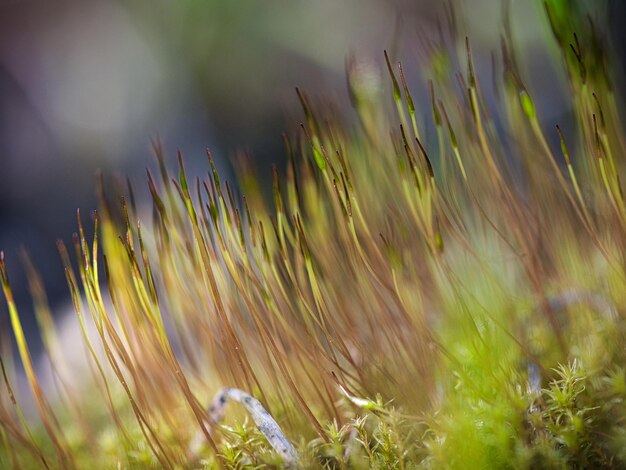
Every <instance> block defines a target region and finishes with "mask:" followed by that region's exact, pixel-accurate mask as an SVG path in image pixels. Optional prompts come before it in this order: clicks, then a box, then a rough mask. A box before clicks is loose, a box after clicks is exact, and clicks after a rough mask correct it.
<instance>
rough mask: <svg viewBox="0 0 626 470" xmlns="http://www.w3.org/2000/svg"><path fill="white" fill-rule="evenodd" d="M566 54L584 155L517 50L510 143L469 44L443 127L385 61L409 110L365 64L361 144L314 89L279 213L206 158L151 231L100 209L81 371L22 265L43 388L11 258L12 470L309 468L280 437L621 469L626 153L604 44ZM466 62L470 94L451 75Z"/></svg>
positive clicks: (332, 445) (82, 316) (313, 464)
mask: <svg viewBox="0 0 626 470" xmlns="http://www.w3.org/2000/svg"><path fill="white" fill-rule="evenodd" d="M557 3H559V2H549V3H548V4H547V12H548V15H549V17H550V21H551V23H552V24H553V26H554V25H556V24H557V23H558V24H561V23H562V22H563V21H566V20H567V18H566V13H565V12H564V10H563V9H562V8H559V9H558V11H557V12H556V13H554V15H552V13H551V12H552V10H551V8H552V7H551V5H556V4H557ZM550 15H552V16H550ZM564 15H565V16H564ZM574 19H576V18H574ZM579 23H580V22H579V21H573V20H572V21H571V24H572V25H576V26H577V27H578V26H579ZM449 26H450V30H451V32H452V34H451V36H452V37H453V38H454V37H456V36H455V34H454V28H453V24H451V25H449ZM581 28H582V26H581ZM563 31H566V30H562V33H560V34H559V35H557V37H556V40H557V43H558V44H559V46H560V47H561V54H562V59H563V65H564V67H565V68H566V70H567V72H568V77H569V80H570V83H569V86H570V93H571V96H570V99H571V105H572V109H573V115H574V119H575V121H576V126H577V133H576V135H575V136H571V135H564V133H563V132H562V131H561V129H560V128H558V134H555V135H554V139H550V138H549V137H547V135H546V133H545V131H544V129H543V126H542V124H541V123H540V117H541V116H542V109H541V103H539V102H536V101H534V100H533V99H532V96H531V94H530V92H529V91H528V90H529V88H527V87H526V86H525V84H524V75H525V73H524V70H522V69H520V68H519V66H518V64H517V63H516V61H515V59H514V53H513V52H514V51H513V47H512V39H511V38H510V37H509V36H508V34H507V35H505V37H503V45H502V51H503V53H502V57H501V62H502V65H503V68H504V76H503V77H502V78H501V80H498V81H497V85H498V86H499V87H500V88H499V90H500V91H501V93H500V94H499V95H500V96H499V98H498V100H499V101H497V103H496V105H497V107H498V112H499V114H501V115H502V117H501V120H502V122H501V125H502V126H503V128H504V129H505V131H504V132H502V133H500V132H497V131H496V130H495V125H494V119H495V118H494V117H492V115H491V114H490V113H489V111H488V110H489V109H490V108H491V107H492V106H491V105H490V106H488V105H487V103H486V101H485V99H484V97H483V91H482V81H481V77H480V75H481V73H480V72H481V71H480V70H476V69H475V67H474V64H473V61H472V52H471V48H470V44H469V41H468V40H466V41H465V48H464V50H463V48H459V49H461V50H463V52H462V53H460V55H456V54H454V53H453V51H450V50H448V48H447V46H446V45H445V44H444V43H441V44H435V45H434V46H433V49H434V51H431V52H432V53H431V54H430V55H429V56H428V59H429V60H430V61H431V62H432V63H431V67H430V68H431V69H433V70H434V72H435V76H434V77H432V78H433V79H434V81H433V82H431V84H430V85H431V86H430V94H431V96H430V103H429V104H428V105H424V103H421V102H420V101H419V100H418V99H417V97H418V95H417V94H414V96H412V95H411V92H410V90H409V86H408V84H407V80H406V77H405V74H404V70H403V69H402V67H401V66H400V64H397V63H394V59H393V58H391V57H390V56H389V55H387V54H385V56H384V59H385V60H384V63H383V61H382V60H381V64H380V65H381V66H382V67H384V68H386V69H387V72H388V74H389V76H390V83H389V88H390V89H389V92H390V96H385V95H383V94H381V93H380V90H379V88H380V87H379V86H378V84H377V83H372V76H375V74H373V73H371V72H372V71H371V70H369V71H368V70H367V67H366V66H363V67H360V66H358V64H355V63H349V64H348V79H349V89H350V92H351V94H352V97H353V101H354V105H355V109H356V112H357V115H358V118H359V121H358V122H359V126H358V127H354V126H350V125H348V124H346V123H345V122H344V121H343V118H342V117H341V116H338V115H337V113H336V112H335V110H334V108H332V107H324V106H315V105H314V104H312V100H311V99H310V98H309V97H308V96H307V95H306V93H304V92H302V91H300V90H298V97H299V99H300V102H301V104H302V107H303V110H304V116H305V120H306V125H305V126H303V127H302V133H301V135H299V136H297V137H292V138H289V137H286V138H285V144H286V147H287V152H288V155H289V157H290V160H289V165H288V168H287V170H286V172H285V175H280V174H279V171H278V170H277V169H275V170H274V172H273V180H272V198H271V201H268V200H266V199H265V198H264V197H263V195H262V194H261V192H260V190H259V187H260V185H259V183H258V181H257V180H256V179H255V175H254V171H253V170H252V169H251V167H250V164H249V163H246V162H244V163H242V164H241V168H240V171H239V175H240V184H239V185H238V186H239V187H240V188H241V190H242V191H243V192H244V193H245V194H244V195H243V196H241V197H240V196H239V193H238V192H237V191H236V190H234V189H233V186H232V185H230V184H229V183H228V182H226V181H223V180H221V179H220V176H219V174H218V172H217V170H216V168H215V165H214V163H213V160H212V157H211V155H209V162H208V168H210V172H209V173H208V175H207V177H206V178H205V179H204V180H200V179H197V180H193V179H192V178H190V177H189V176H188V175H187V174H186V172H185V167H184V161H183V158H182V156H180V155H179V164H178V168H177V176H178V177H177V178H172V177H171V176H170V173H169V172H168V170H167V165H166V162H165V157H164V156H163V151H162V149H161V147H160V145H159V144H158V143H157V142H155V144H154V149H155V153H156V155H157V158H158V162H159V174H158V176H157V177H154V176H153V175H152V174H151V173H150V172H149V173H148V186H149V191H150V196H151V199H152V205H153V207H152V208H153V219H152V221H151V222H145V221H144V220H142V219H144V218H146V217H145V215H144V214H143V213H139V212H138V211H137V209H136V207H135V206H134V198H130V201H131V203H130V204H127V203H126V202H125V201H126V200H125V199H122V202H121V204H120V205H117V204H112V203H111V202H110V200H108V199H107V197H106V196H105V191H104V189H103V188H102V187H101V188H100V190H101V201H102V203H101V209H100V211H99V212H98V214H94V216H93V224H94V231H93V232H94V234H95V235H94V239H93V240H89V239H88V238H87V237H86V236H85V231H84V229H83V225H82V223H83V222H82V218H81V216H80V214H78V224H79V227H78V233H77V234H76V235H75V237H74V240H73V248H74V251H75V256H74V257H73V258H72V257H70V255H69V254H68V250H67V248H66V246H65V245H64V244H63V243H62V242H59V251H60V254H61V259H62V263H63V266H64V268H65V274H66V278H67V282H68V287H69V290H70V293H71V296H72V300H73V305H74V308H75V311H76V318H75V319H74V320H75V322H76V324H77V326H78V331H79V332H80V333H79V334H80V341H81V345H82V347H83V349H84V352H85V355H86V357H87V359H86V361H87V363H86V367H85V370H84V371H83V372H84V373H82V372H81V373H80V374H78V373H77V372H76V371H75V370H73V368H72V367H71V366H70V365H69V363H68V361H67V359H68V352H67V351H66V350H64V349H63V346H64V345H63V344H61V343H62V342H61V341H60V340H59V339H58V337H59V335H58V331H57V326H56V325H55V322H54V321H53V319H52V318H53V317H52V314H51V312H50V310H49V308H48V306H47V303H46V301H45V294H44V292H43V287H42V286H41V282H40V281H38V279H39V278H38V275H37V273H36V271H35V268H34V267H33V266H32V265H31V264H30V262H29V261H28V260H26V265H27V267H28V268H29V272H30V279H31V291H32V294H33V299H34V300H35V311H36V316H37V319H38V322H39V324H40V326H41V330H42V337H43V339H44V343H45V345H46V357H47V358H48V359H49V360H50V363H51V364H52V365H53V375H54V385H48V384H42V383H41V379H40V377H39V376H38V374H37V371H36V370H35V367H34V366H33V362H32V359H31V357H30V351H29V348H28V341H27V338H26V337H25V336H24V334H23V332H22V326H21V318H22V317H21V316H20V314H19V312H18V306H17V305H16V304H15V302H14V300H13V295H12V291H11V285H10V281H9V275H8V274H9V273H8V271H9V270H8V268H7V266H6V265H5V263H4V257H0V280H1V281H2V288H3V292H4V296H5V299H6V303H7V305H8V310H9V314H10V319H11V325H12V330H13V334H14V336H15V339H16V342H17V346H18V353H19V364H21V367H22V368H23V369H24V371H25V373H26V378H27V382H28V386H29V388H30V391H31V395H32V397H30V398H32V403H33V405H32V406H29V411H30V415H33V414H35V415H36V417H33V416H30V415H29V416H26V415H25V413H24V412H23V411H22V410H23V409H25V407H26V406H27V405H26V404H25V402H26V399H25V397H24V396H22V395H19V394H16V393H14V385H13V384H14V383H15V380H16V378H15V375H16V374H15V372H14V370H15V368H16V367H15V365H16V363H17V362H18V361H15V360H13V358H12V357H11V355H10V348H6V349H7V350H8V351H3V352H2V371H3V385H4V389H3V390H4V391H3V394H2V395H0V442H2V446H1V447H0V449H1V450H0V462H1V463H2V464H3V465H5V466H7V467H10V466H12V467H15V468H28V467H36V466H44V467H46V466H47V467H50V468H57V467H59V468H86V467H90V468H93V467H99V468H116V467H117V468H214V467H216V466H222V467H224V468H235V469H239V468H274V467H281V466H288V465H291V466H296V464H295V463H290V462H287V461H286V460H288V459H289V456H290V455H293V454H292V453H291V451H292V450H293V449H292V448H291V446H285V449H282V453H281V447H279V445H280V443H281V442H283V443H284V442H286V441H285V440H283V439H282V437H283V436H282V432H283V431H284V434H285V435H286V436H287V438H288V439H289V440H290V442H291V443H293V445H294V446H295V447H296V449H297V456H298V458H299V462H298V465H300V466H302V467H305V468H319V467H321V468H329V469H348V468H400V469H410V468H436V469H439V468H590V467H595V468H597V467H609V468H610V467H613V468H620V467H624V466H626V452H625V451H624V449H625V448H626V431H625V430H624V429H625V428H626V423H625V420H626V410H625V409H624V399H625V398H626V377H625V372H624V369H625V366H624V359H625V354H626V353H625V351H624V350H623V346H621V345H623V344H624V339H625V337H626V335H625V334H624V332H625V331H626V328H625V326H624V322H623V311H622V309H621V306H622V305H624V304H625V302H626V274H625V272H624V267H623V259H624V251H623V247H624V246H626V244H625V242H626V203H625V201H624V197H623V194H622V189H621V183H620V181H621V180H620V175H622V174H623V170H624V149H626V141H625V139H624V137H623V133H622V127H621V122H620V120H619V113H618V110H617V107H616V101H615V98H614V95H613V90H612V88H611V87H610V86H609V83H608V80H607V78H608V75H606V73H605V72H607V71H606V70H605V69H604V68H602V67H601V66H600V65H601V61H599V60H597V59H598V57H595V56H594V57H593V58H592V59H589V57H588V55H589V51H597V53H598V54H600V53H604V50H603V49H602V42H601V41H599V40H598V36H597V31H596V30H595V29H593V30H592V29H581V30H580V32H579V33H577V35H576V36H575V37H574V36H573V35H572V37H571V38H566V37H565V35H566V34H567V33H566V32H563ZM567 41H573V43H572V47H571V48H570V47H569V45H567V46H566V44H569V43H568V42H567ZM572 52H573V54H574V55H573V56H572V55H571V54H572ZM593 54H594V53H592V55H593ZM459 63H466V64H467V70H466V72H464V73H461V72H460V73H459V77H458V78H459V83H461V84H462V85H463V87H462V89H461V91H460V92H459V91H458V89H457V87H456V84H453V83H451V82H450V81H449V80H447V79H446V78H445V77H444V75H445V74H444V73H443V69H444V68H448V67H450V68H452V67H453V66H454V65H453V64H459ZM382 67H381V68H382ZM607 73H608V72H607ZM363 74H366V75H367V77H365V78H364V77H363ZM366 78H367V79H366ZM420 111H422V112H420ZM444 124H445V125H444ZM433 128H434V130H435V133H434V134H433V135H432V136H431V135H430V133H431V132H430V131H432V130H433ZM429 130H430V131H429ZM427 131H428V132H427ZM504 135H508V136H512V137H511V139H512V140H514V142H515V145H510V144H511V142H509V140H507V138H505V137H504ZM557 138H558V139H559V140H560V152H562V155H561V154H559V155H556V152H555V150H554V149H553V148H552V145H551V144H550V142H551V141H552V140H555V141H556V142H558V141H557V140H556V139H557ZM512 148H514V149H515V151H513V150H511V149H512ZM244 196H245V197H244ZM138 221H141V222H139V223H137V222H138ZM5 364H6V366H5ZM79 376H80V377H79ZM217 390H222V393H221V394H218V395H217V402H215V400H214V402H212V403H211V405H209V406H208V405H207V404H208V403H209V401H208V399H209V398H210V397H211V396H212V395H213V396H215V395H214V394H215V392H216V391H217ZM224 390H226V391H227V392H228V393H226V392H224ZM242 390H243V392H242ZM227 395H228V396H233V397H236V398H237V400H236V401H239V403H240V405H243V406H240V405H237V404H234V405H227V403H226V398H227ZM257 400H258V401H257ZM224 418H225V419H224ZM270 418H271V419H270ZM250 419H252V421H253V422H251V421H250ZM268 423H269V424H268ZM276 426H279V427H280V433H278V432H277V427H276ZM275 449H277V450H275ZM281 456H282V457H281ZM285 456H287V457H285Z"/></svg>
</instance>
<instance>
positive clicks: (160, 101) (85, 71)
mask: <svg viewBox="0 0 626 470" xmlns="http://www.w3.org/2000/svg"><path fill="white" fill-rule="evenodd" d="M450 3H451V4H454V10H455V13H456V16H457V20H458V27H459V29H460V31H461V33H462V36H464V35H468V36H469V37H470V40H471V41H472V45H473V49H474V51H475V56H476V62H477V67H478V70H479V73H481V71H482V73H483V75H487V74H489V73H491V72H490V54H491V52H493V51H495V52H497V51H498V49H499V37H500V34H501V25H502V12H503V11H504V10H505V8H504V7H505V6H507V5H508V6H510V21H511V27H512V30H513V32H514V38H515V40H516V43H517V46H518V47H519V48H520V50H521V51H522V59H523V60H524V62H525V64H526V67H527V69H528V70H529V74H530V78H531V79H532V80H533V82H536V86H535V87H534V89H533V90H534V91H536V93H535V99H536V100H537V101H538V103H539V107H540V108H542V109H543V110H547V111H544V114H545V113H548V114H549V116H547V118H549V119H551V120H567V113H568V109H567V108H566V104H565V103H566V101H565V99H564V97H563V81H562V80H563V78H564V77H563V76H562V71H561V70H560V62H559V61H558V59H557V60H555V58H557V57H558V56H557V55H556V49H555V48H554V47H552V48H550V47H546V44H547V43H549V44H552V43H551V41H550V39H549V36H550V32H549V28H548V24H547V22H546V21H545V18H544V16H543V6H542V2H541V1H540V0H524V1H521V0H518V1H506V0H471V1H470V0H465V1H457V2H450ZM559 3H562V4H563V5H564V7H566V8H569V7H571V8H575V7H579V8H588V9H590V10H592V11H593V13H594V17H595V18H600V21H601V23H602V25H601V26H602V27H607V28H608V31H610V32H611V33H610V36H611V39H612V42H613V45H614V47H615V50H616V51H618V53H621V51H623V50H624V47H623V44H624V32H623V29H624V28H623V27H622V26H621V19H622V18H624V17H625V16H624V14H625V13H626V8H624V6H623V4H624V3H625V2H622V1H619V0H617V1H587V2H584V1H578V2H568V1H563V2H559ZM447 4H448V2H443V1H439V0H437V1H431V0H412V1H410V0H396V1H382V0H380V1H373V0H342V1H341V2H338V1H336V0H316V1H314V2H305V1H289V2H287V1H275V0H264V1H262V2H260V1H255V0H238V1H236V2H228V1H223V0H205V1H197V0H193V1H192V0H178V1H176V2H171V1H166V0H152V1H150V2H147V1H128V0H111V1H107V2H104V1H93V2H84V1H55V2H49V1H46V0H39V1H27V0H14V1H8V0H0V249H2V250H4V251H5V253H6V257H7V262H8V264H9V269H10V275H11V279H12V284H13V288H14V291H15V294H16V298H17V301H18V304H19V307H20V311H21V313H22V314H23V316H24V322H25V324H26V328H27V329H31V328H32V326H33V324H34V320H33V315H32V312H31V309H30V307H31V302H30V298H29V295H28V290H27V284H26V280H25V277H24V274H23V271H22V269H21V262H20V259H19V256H18V250H19V247H20V246H25V247H26V248H27V249H28V250H29V252H30V253H31V255H32V258H33V259H34V261H35V263H36V265H37V267H38V268H39V269H40V271H41V273H42V275H43V278H44V282H45V285H46V289H47V293H48V295H49V299H50V302H51V304H52V306H53V309H55V310H57V311H61V310H64V307H63V306H64V305H66V303H67V298H68V295H67V286H66V282H65V277H64V274H63V269H62V266H61V263H60V261H59V257H58V254H57V252H56V245H55V241H56V239H58V238H62V239H64V240H65V241H66V242H68V241H70V240H71V234H72V232H74V231H75V230H76V219H75V214H76V208H81V210H82V211H83V214H85V215H84V218H87V217H86V215H87V214H89V213H90V211H91V210H92V209H94V208H96V206H97V201H96V198H95V194H94V193H95V174H96V170H98V169H100V170H102V171H103V172H104V173H105V174H107V175H112V174H119V175H124V177H125V176H128V177H129V178H130V180H131V181H132V182H133V185H134V187H135V191H136V193H139V194H145V193H146V185H145V168H146V167H153V166H154V158H153V156H152V153H151V149H150V140H151V139H152V138H155V137H157V136H158V137H159V138H160V139H161V140H162V141H163V142H164V146H165V148H166V149H167V153H168V156H169V157H170V158H171V160H172V161H174V157H175V152H176V150H177V149H180V150H181V151H182V152H183V153H184V155H185V158H186V162H187V165H188V167H190V168H191V169H192V170H193V169H196V171H200V170H201V169H205V168H206V154H205V149H206V148H210V149H211V150H212V152H213V154H214V156H215V158H216V160H217V161H218V165H219V166H220V167H221V170H222V171H223V172H225V174H226V175H228V173H229V172H230V171H231V165H230V163H229V160H228V159H229V156H232V155H233V153H234V152H235V151H238V150H244V151H249V153H250V154H251V155H252V156H253V157H254V159H255V164H256V166H257V167H258V168H260V169H262V171H260V173H259V174H260V175H261V176H260V177H261V178H262V179H264V178H266V177H267V178H269V174H270V173H269V171H267V170H268V169H269V164H270V163H277V164H279V165H280V164H281V162H282V161H283V150H282V143H281V133H282V132H283V131H291V130H293V129H295V128H296V126H297V125H298V123H299V122H300V120H301V119H302V116H301V114H300V110H299V104H298V100H297V99H296V95H295V93H294V87H295V86H299V87H301V88H303V89H305V90H307V91H308V92H309V93H310V94H312V95H313V96H316V95H317V96H324V97H329V98H331V99H333V100H335V101H337V102H338V103H340V104H341V105H345V106H346V107H348V106H349V101H348V94H347V92H346V81H345V60H346V57H347V55H348V54H354V55H355V56H356V57H357V58H359V60H363V61H366V62H367V63H371V64H373V65H374V67H375V71H376V73H378V74H379V76H380V78H381V80H380V84H381V85H380V86H381V87H382V88H383V89H384V90H387V89H388V88H389V87H388V81H387V75H386V72H385V71H384V69H383V68H382V65H383V63H384V62H383V56H382V51H383V50H384V49H388V50H390V51H392V52H393V54H394V56H395V57H396V58H398V59H402V60H403V62H404V63H405V65H406V67H407V69H408V70H409V76H410V77H413V78H412V80H413V81H415V82H421V77H420V71H421V68H420V65H421V64H420V60H421V59H420V54H419V50H420V46H421V45H423V44H424V38H428V37H432V36H436V35H438V32H437V30H438V19H440V18H443V17H445V8H444V6H445V5H447ZM454 72H456V70H452V71H451V73H454ZM544 117H546V116H544ZM230 179H232V178H230ZM7 325H8V313H7V310H6V305H5V303H4V301H1V302H0V328H2V329H3V330H5V331H6V329H5V328H6V327H7ZM35 348H36V345H35Z"/></svg>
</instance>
